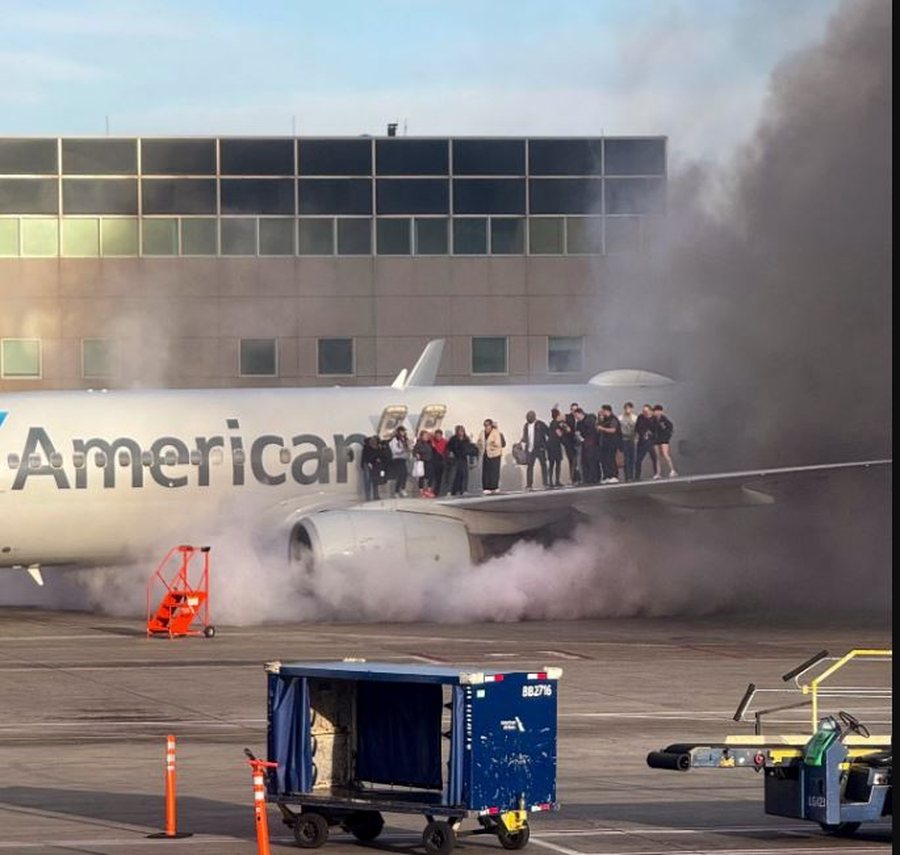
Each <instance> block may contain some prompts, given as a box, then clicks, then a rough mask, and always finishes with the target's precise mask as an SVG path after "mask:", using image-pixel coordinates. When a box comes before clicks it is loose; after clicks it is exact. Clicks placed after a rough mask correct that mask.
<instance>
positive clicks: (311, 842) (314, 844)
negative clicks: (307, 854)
mask: <svg viewBox="0 0 900 855" xmlns="http://www.w3.org/2000/svg"><path fill="white" fill-rule="evenodd" d="M294 839H295V840H296V841H297V845H298V846H299V847H300V848H301V849H318V848H319V847H320V846H321V845H322V844H323V843H324V842H325V841H326V840H328V821H327V820H326V819H325V817H324V816H322V814H320V813H306V812H304V813H301V814H300V815H299V816H298V817H297V821H296V822H295V823H294Z"/></svg>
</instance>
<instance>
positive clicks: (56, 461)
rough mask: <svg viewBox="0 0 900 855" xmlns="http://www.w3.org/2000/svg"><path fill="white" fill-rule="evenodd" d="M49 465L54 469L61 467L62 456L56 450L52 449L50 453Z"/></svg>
mask: <svg viewBox="0 0 900 855" xmlns="http://www.w3.org/2000/svg"><path fill="white" fill-rule="evenodd" d="M50 465H51V466H52V467H53V468H54V469H62V465H63V456H62V455H61V454H60V453H59V452H58V451H54V452H53V454H51V455H50Z"/></svg>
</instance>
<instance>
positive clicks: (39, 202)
mask: <svg viewBox="0 0 900 855" xmlns="http://www.w3.org/2000/svg"><path fill="white" fill-rule="evenodd" d="M58 212H59V183H58V182H57V180H56V179H55V178H0V214H54V215H55V214H57V213H58Z"/></svg>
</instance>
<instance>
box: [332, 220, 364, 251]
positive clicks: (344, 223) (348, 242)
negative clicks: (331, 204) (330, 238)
mask: <svg viewBox="0 0 900 855" xmlns="http://www.w3.org/2000/svg"><path fill="white" fill-rule="evenodd" d="M337 247H338V255H371V254H372V221H371V220H370V219H368V218H367V219H356V220H350V219H343V218H340V219H338V221H337Z"/></svg>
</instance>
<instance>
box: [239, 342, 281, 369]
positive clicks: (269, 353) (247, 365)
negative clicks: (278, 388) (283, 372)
mask: <svg viewBox="0 0 900 855" xmlns="http://www.w3.org/2000/svg"><path fill="white" fill-rule="evenodd" d="M240 356H241V377H277V376H278V340H277V339H274V338H242V339H241V346H240Z"/></svg>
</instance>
